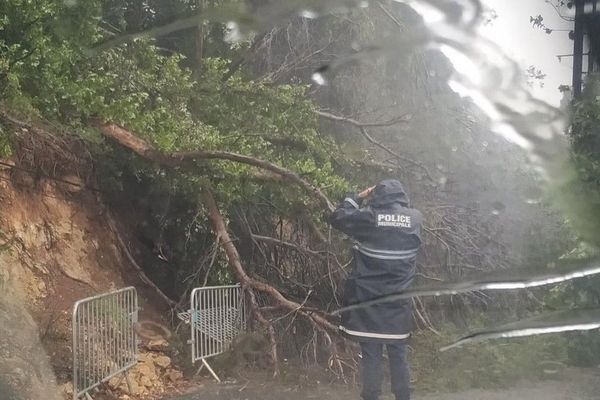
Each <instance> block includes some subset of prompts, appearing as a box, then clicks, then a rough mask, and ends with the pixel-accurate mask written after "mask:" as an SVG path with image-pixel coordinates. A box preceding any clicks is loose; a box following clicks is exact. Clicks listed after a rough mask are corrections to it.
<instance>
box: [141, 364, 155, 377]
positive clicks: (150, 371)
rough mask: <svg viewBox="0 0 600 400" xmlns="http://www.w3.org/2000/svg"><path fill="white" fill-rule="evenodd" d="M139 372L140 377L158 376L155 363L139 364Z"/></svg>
mask: <svg viewBox="0 0 600 400" xmlns="http://www.w3.org/2000/svg"><path fill="white" fill-rule="evenodd" d="M137 373H138V374H139V375H140V377H144V376H147V377H148V378H151V379H154V378H156V377H157V376H156V369H155V368H154V365H153V364H146V363H144V364H139V365H138V367H137Z"/></svg>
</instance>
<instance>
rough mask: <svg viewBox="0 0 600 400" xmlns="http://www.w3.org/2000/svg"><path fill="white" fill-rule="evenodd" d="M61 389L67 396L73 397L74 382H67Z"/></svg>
mask: <svg viewBox="0 0 600 400" xmlns="http://www.w3.org/2000/svg"><path fill="white" fill-rule="evenodd" d="M61 389H62V391H63V393H64V394H65V395H66V396H67V397H69V398H70V397H73V382H67V383H65V384H64V385H62V386H61Z"/></svg>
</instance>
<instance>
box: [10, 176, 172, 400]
mask: <svg viewBox="0 0 600 400" xmlns="http://www.w3.org/2000/svg"><path fill="white" fill-rule="evenodd" d="M62 179H63V181H66V182H69V183H65V182H63V181H56V180H46V179H33V178H32V177H31V175H30V174H28V173H26V172H23V171H21V170H19V169H15V168H5V169H3V170H1V171H0V202H1V204H2V207H1V208H0V233H2V241H3V245H2V248H3V251H1V252H0V266H1V268H0V282H1V283H2V288H3V291H4V295H6V298H7V299H11V302H10V304H13V306H12V307H13V311H14V312H13V314H12V315H14V316H15V318H12V319H7V320H6V321H5V322H6V323H5V324H3V326H2V328H1V329H2V333H1V334H0V337H3V336H4V337H14V338H16V339H19V341H16V340H15V342H8V345H9V348H13V352H16V353H22V354H15V356H16V358H17V359H18V358H21V359H26V360H27V362H26V363H25V364H24V367H23V368H21V369H20V368H19V367H18V362H17V361H10V360H8V361H3V362H2V363H0V369H1V370H4V369H6V370H7V371H10V372H11V374H12V375H11V376H14V379H13V382H12V383H9V384H10V385H11V387H15V388H17V389H19V388H27V387H30V388H31V394H30V396H31V398H37V399H39V398H42V397H39V395H36V394H35V393H41V392H35V390H37V389H36V388H38V387H39V390H42V391H43V390H46V389H45V388H46V387H47V385H48V382H51V381H53V380H54V378H48V376H52V372H51V371H50V370H49V368H48V366H51V367H52V370H53V371H54V374H55V375H56V379H55V380H56V382H57V383H58V384H59V385H62V386H63V391H65V392H66V393H65V394H66V395H68V392H69V391H70V389H69V383H68V382H70V379H71V365H72V358H71V314H72V307H73V304H74V303H75V302H76V301H77V300H79V299H82V298H85V297H88V296H92V295H95V294H99V293H102V292H106V291H109V290H112V289H116V288H121V287H125V286H130V285H133V286H136V288H137V289H138V293H139V295H140V305H141V307H142V310H141V311H140V319H141V320H150V321H155V322H161V315H167V314H166V311H167V307H166V305H165V303H164V302H163V301H162V300H161V299H160V298H158V297H157V296H156V294H155V293H154V291H153V290H152V289H149V288H148V286H147V285H146V284H145V283H144V282H143V281H142V280H141V279H140V277H139V276H138V271H137V270H136V269H135V268H133V267H132V265H131V263H130V261H129V259H128V258H127V257H126V256H124V254H123V249H122V248H120V247H119V241H118V240H117V238H116V236H115V233H114V232H113V231H112V230H111V227H110V225H109V223H108V219H107V214H106V213H105V211H104V208H103V206H102V204H101V203H100V202H99V201H98V200H97V196H96V194H95V193H94V192H93V191H91V190H89V189H88V188H86V187H85V185H84V184H83V182H82V181H81V180H80V179H78V178H77V177H76V176H67V177H63V178H62ZM2 300H3V301H6V299H2ZM2 304H3V305H4V302H3V303H2ZM6 304H9V303H8V301H6ZM6 307H7V308H8V306H6ZM26 313H27V314H29V313H30V314H31V318H28V317H25V316H23V314H26ZM7 315H8V314H7ZM18 315H21V316H19V317H17V316H18ZM7 318H8V317H7ZM11 322H12V323H11ZM24 324H26V325H27V326H30V328H31V329H29V331H28V332H27V334H26V335H25V336H21V332H23V331H24V328H23V325H24ZM36 325H37V331H36V329H35V327H36ZM38 334H39V339H40V342H41V345H43V348H44V349H45V355H47V357H48V358H47V359H45V357H44V352H39V351H38V352H35V358H34V359H33V360H32V359H30V358H29V357H30V351H29V349H30V346H31V342H32V341H33V342H36V341H37V338H36V336H38ZM28 356H29V357H28ZM160 356H161V355H153V354H151V353H145V354H143V355H142V357H141V359H142V363H141V364H140V365H142V364H146V366H147V367H144V368H142V370H143V371H145V372H146V375H152V376H151V378H153V380H154V381H153V382H149V381H148V378H147V377H146V378H145V379H144V378H142V376H141V374H139V373H138V372H137V371H136V372H134V373H133V374H132V375H133V376H134V382H133V386H134V391H135V392H136V394H144V393H153V392H160V391H162V390H164V388H163V385H162V383H161V379H158V376H157V375H164V376H165V379H167V381H168V377H175V379H181V374H180V373H176V372H172V371H171V368H170V367H169V368H168V369H169V370H166V371H159V370H157V369H156V368H155V366H154V365H153V364H154V360H155V358H156V357H160ZM30 363H33V364H34V365H39V366H40V368H46V370H43V371H44V372H41V373H37V374H33V373H30V372H25V371H30V369H29V368H25V366H26V365H29V364H30ZM163 364H166V363H165V362H164V359H163ZM168 364H170V361H169V363H168ZM148 365H150V367H151V368H148ZM165 369H166V367H165ZM19 371H21V372H19ZM161 372H165V373H164V374H162V373H161ZM167 376H168V377H167ZM40 379H41V380H42V381H43V380H45V381H46V382H45V383H44V385H42V384H41V382H42V381H40ZM140 381H143V382H144V383H146V385H144V384H143V383H140ZM119 383H120V382H119ZM119 383H115V385H116V386H118V384H119ZM45 398H47V397H45Z"/></svg>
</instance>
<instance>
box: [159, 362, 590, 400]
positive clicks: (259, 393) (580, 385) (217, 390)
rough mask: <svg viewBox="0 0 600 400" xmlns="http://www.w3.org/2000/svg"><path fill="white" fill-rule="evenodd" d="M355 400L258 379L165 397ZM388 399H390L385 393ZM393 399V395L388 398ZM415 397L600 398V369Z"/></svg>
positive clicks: (329, 389)
mask: <svg viewBox="0 0 600 400" xmlns="http://www.w3.org/2000/svg"><path fill="white" fill-rule="evenodd" d="M305 399H323V400H325V399H327V400H352V399H357V400H358V399H359V396H358V393H357V391H356V390H355V389H354V388H348V387H344V386H332V385H316V384H315V385H314V386H312V387H304V388H299V387H286V386H283V385H281V384H274V383H258V382H255V381H250V382H239V383H224V384H220V385H216V384H212V383H211V384H207V385H205V386H204V387H202V388H201V389H199V390H198V391H196V392H195V393H191V394H187V395H183V396H177V397H168V398H165V399H164V400H305ZM386 399H388V398H387V397H386ZM389 399H391V398H389ZM414 399H415V400H521V399H522V400H598V399H600V369H594V370H578V369H571V370H568V371H566V372H565V373H564V375H563V376H561V377H560V379H558V380H546V381H539V382H521V383H519V384H517V385H515V387H513V388H510V389H506V390H479V389H473V390H467V391H464V392H459V393H450V394H447V393H439V394H417V395H415V396H414Z"/></svg>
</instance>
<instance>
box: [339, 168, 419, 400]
mask: <svg viewBox="0 0 600 400" xmlns="http://www.w3.org/2000/svg"><path fill="white" fill-rule="evenodd" d="M422 221H423V216H422V214H421V213H420V212H419V211H418V210H416V209H414V208H410V206H409V200H408V196H407V194H406V192H405V191H404V189H403V187H402V184H401V183H400V182H399V181H397V180H394V179H387V180H384V181H382V182H380V183H379V184H378V185H376V186H373V187H370V188H368V189H366V190H364V191H362V192H361V193H358V194H352V193H351V194H348V195H347V196H346V198H345V199H344V200H343V201H342V203H341V204H340V206H339V207H338V208H337V209H336V210H335V211H334V212H333V214H332V215H331V217H330V223H331V225H332V226H333V227H334V228H335V229H337V230H339V231H341V232H343V233H345V234H347V235H348V236H350V237H351V238H352V239H354V241H355V246H354V248H353V252H354V260H353V269H352V272H351V273H350V275H349V277H348V278H347V280H346V282H345V287H344V305H351V304H356V303H360V302H363V301H366V300H370V299H373V298H376V297H379V296H383V295H386V294H390V293H394V292H398V291H402V290H404V289H406V288H408V287H409V286H410V285H411V283H412V281H413V278H414V276H415V268H416V267H415V263H416V257H417V251H418V249H419V247H420V245H421V225H422ZM412 324H413V317H412V302H411V301H410V300H398V301H393V302H385V303H380V304H376V305H372V306H369V307H365V308H356V309H352V310H350V311H347V312H345V313H342V318H341V325H340V330H341V331H342V333H343V334H344V335H346V336H347V337H349V338H350V339H352V340H355V341H357V342H359V343H360V346H361V350H362V370H363V386H362V393H361V395H362V398H363V399H364V400H377V399H379V396H380V395H381V384H382V381H383V371H382V359H383V348H384V346H385V348H386V349H387V353H388V358H389V361H390V375H391V383H392V392H393V393H394V395H395V396H396V400H409V398H410V390H409V369H408V363H407V360H406V352H407V339H408V337H409V336H410V332H411V330H412Z"/></svg>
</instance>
